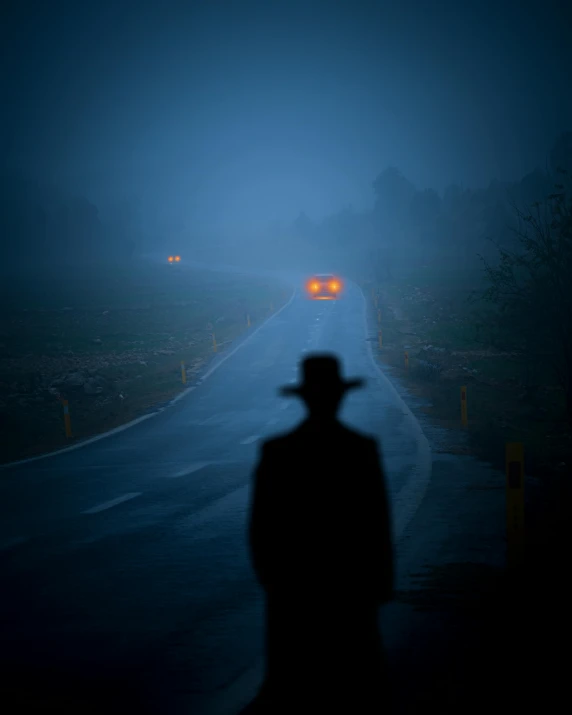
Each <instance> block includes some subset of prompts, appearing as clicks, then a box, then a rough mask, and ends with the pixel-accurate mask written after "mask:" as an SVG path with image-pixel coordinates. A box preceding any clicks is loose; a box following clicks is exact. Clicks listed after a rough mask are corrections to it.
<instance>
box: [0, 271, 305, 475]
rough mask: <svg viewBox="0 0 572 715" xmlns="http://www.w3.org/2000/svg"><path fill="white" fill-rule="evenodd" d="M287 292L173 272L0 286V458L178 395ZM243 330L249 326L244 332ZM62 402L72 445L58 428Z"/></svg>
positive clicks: (31, 451) (94, 430)
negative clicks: (64, 401)
mask: <svg viewBox="0 0 572 715" xmlns="http://www.w3.org/2000/svg"><path fill="white" fill-rule="evenodd" d="M290 292H291V290H290V288H289V287H288V286H284V285H275V284H272V283H271V282H270V281H265V280H257V279H251V278H248V279H246V278H244V277H242V276H236V275H226V274H225V275H224V276H222V275H218V274H215V273H212V274H211V273H204V272H201V273H199V272H195V271H188V270H184V269H182V268H180V267H178V266H177V267H173V266H137V267H136V268H134V269H129V268H123V269H120V268H117V267H115V268H113V269H110V268H109V267H107V268H106V269H105V271H102V270H99V271H98V270H95V269H92V270H91V271H90V272H87V271H86V272H84V273H83V275H75V276H74V278H73V280H67V281H62V280H61V278H60V277H59V276H58V277H46V276H35V277H33V279H32V278H30V280H29V282H23V281H22V280H19V281H17V282H16V281H13V282H11V283H10V282H5V283H4V284H3V287H2V295H1V299H2V301H1V305H2V311H1V314H0V414H1V415H2V444H1V452H0V461H1V462H7V461H11V460H14V459H20V458H23V457H27V456H33V455H36V454H41V453H43V452H46V451H49V450H51V449H54V448H58V447H62V446H66V445H68V444H69V443H70V442H73V441H74V440H78V439H82V438H86V437H89V436H92V435H95V434H98V433H100V432H104V431H106V430H109V429H112V428H113V427H116V426H119V425H121V424H124V423H125V422H128V421H130V420H131V419H134V418H136V417H138V416H140V415H142V414H144V413H145V412H147V411H149V410H151V409H156V408H157V407H158V406H159V405H161V404H163V403H164V402H166V401H169V400H170V399H172V398H173V397H174V396H176V395H177V394H178V393H179V392H180V391H181V390H182V389H184V387H185V385H184V384H183V382H182V372H181V362H184V364H185V371H186V376H187V385H188V384H192V381H193V379H194V378H195V376H196V375H197V374H198V373H199V372H200V371H201V370H202V369H204V367H205V365H206V364H207V363H208V362H209V361H210V360H211V359H212V358H213V357H214V356H215V351H214V345H213V333H214V340H215V341H216V348H217V353H218V352H221V351H224V350H226V349H227V348H228V346H229V344H230V343H231V342H232V341H233V340H235V339H236V338H237V337H238V336H240V335H241V334H243V333H244V332H245V331H247V330H249V329H252V328H253V327H254V326H255V325H256V324H258V323H260V322H261V321H262V320H264V319H265V318H266V317H268V316H269V315H270V314H271V312H272V311H275V310H277V309H278V308H279V307H280V306H281V305H282V304H283V303H284V302H285V301H286V300H287V299H288V298H289V296H290ZM249 323H250V327H249ZM61 398H66V399H67V400H68V401H69V410H70V416H71V426H72V432H73V436H72V438H71V439H70V438H67V437H66V435H65V431H64V421H63V408H62V404H61Z"/></svg>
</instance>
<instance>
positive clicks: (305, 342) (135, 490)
mask: <svg viewBox="0 0 572 715" xmlns="http://www.w3.org/2000/svg"><path fill="white" fill-rule="evenodd" d="M365 305H366V304H365V300H364V298H363V295H362V293H361V291H360V290H359V289H358V288H357V287H355V286H351V285H350V286H348V287H347V290H346V292H345V294H344V295H343V297H342V298H341V299H340V300H338V301H316V302H313V301H308V300H307V299H306V298H305V297H304V296H303V294H301V293H298V294H297V295H295V296H294V297H293V299H292V301H291V302H290V303H289V304H288V305H287V306H286V307H285V308H284V309H283V310H282V311H281V312H280V313H279V314H277V315H275V316H274V317H273V318H271V319H270V320H269V321H268V322H267V323H265V324H264V325H263V326H262V327H260V328H259V329H258V330H256V332H255V333H254V334H253V335H252V336H251V337H249V338H248V339H247V340H246V341H244V342H243V343H242V344H241V345H240V347H239V348H238V349H237V350H236V351H235V352H233V353H232V354H231V355H230V356H228V355H227V356H224V357H225V358H226V359H224V361H223V362H222V363H221V364H220V365H219V366H218V368H217V369H215V370H214V371H213V372H212V373H211V374H210V375H207V377H206V379H204V380H203V381H202V382H201V383H200V384H198V385H197V386H195V388H194V389H193V390H192V391H190V394H188V395H186V396H185V397H184V398H183V399H180V400H179V401H177V402H176V403H175V404H173V405H171V406H170V407H168V408H167V409H165V410H163V411H162V412H161V413H160V414H158V415H156V416H154V417H152V418H151V419H147V420H144V421H142V422H140V423H139V424H137V425H135V426H133V427H131V428H129V429H126V430H124V431H120V432H118V433H115V434H112V435H110V436H108V437H106V438H105V439H101V440H98V441H95V442H93V443H91V444H88V445H86V446H84V447H83V448H81V449H76V450H72V451H68V452H64V453H61V454H57V455H55V456H50V457H47V458H44V459H40V460H36V461H30V462H26V463H23V464H19V465H15V466H12V467H8V468H4V469H3V470H1V471H0V514H1V521H0V564H1V568H2V571H1V573H2V592H1V604H0V622H1V636H2V663H0V669H1V672H2V675H1V678H2V681H3V682H2V686H3V689H4V693H6V692H7V689H8V690H9V689H10V687H11V686H12V687H13V689H14V691H15V692H17V693H18V697H20V698H28V699H30V698H38V699H39V700H42V699H43V698H45V697H47V696H48V695H50V697H51V696H52V695H54V694H55V697H60V696H61V695H68V696H70V697H71V696H72V695H73V696H77V697H80V696H82V693H83V695H85V696H86V697H87V698H88V699H89V698H91V699H97V698H101V699H102V701H105V698H106V697H108V695H106V693H108V691H109V689H111V688H114V687H120V689H121V692H123V693H124V694H125V697H126V698H127V699H128V700H129V702H130V704H131V706H134V703H135V700H136V699H139V700H140V704H139V705H136V706H135V707H137V708H140V712H143V711H144V710H145V708H144V707H143V704H142V703H144V702H145V703H147V704H148V705H149V708H148V710H149V711H151V712H161V713H179V712H181V713H182V712H185V713H189V712H197V713H198V712H201V713H202V712H205V713H207V712H215V707H219V706H220V703H221V702H223V701H224V703H225V705H227V706H230V705H231V699H232V698H233V697H238V696H239V695H240V694H238V695H237V693H238V691H239V690H240V689H241V688H242V690H243V691H244V689H245V687H247V685H245V683H247V682H250V681H248V677H249V676H248V674H249V673H250V674H256V673H257V672H258V671H257V664H259V662H260V656H261V650H262V612H261V603H262V601H261V593H260V591H259V589H258V586H257V584H256V583H255V581H254V578H253V574H252V571H251V568H250V564H249V560H248V553H247V550H246V542H245V525H246V516H247V508H248V500H249V489H250V479H251V473H252V468H253V466H254V464H255V461H256V457H257V452H258V449H259V443H260V441H261V440H262V439H264V438H266V437H268V436H270V435H272V434H274V433H276V432H278V431H282V430H287V429H289V428H291V427H293V426H294V425H295V424H296V423H297V422H298V421H299V420H300V419H301V418H302V416H303V409H302V406H301V405H300V404H298V402H297V401H295V400H288V399H284V398H280V397H278V395H277V388H278V387H279V386H280V385H282V384H285V383H288V382H290V381H294V380H295V379H296V378H297V369H298V363H299V360H300V357H301V356H302V355H303V354H306V353H308V352H312V351H314V350H332V351H334V352H336V353H338V354H339V355H340V356H341V358H342V360H343V366H344V372H345V374H346V375H348V376H349V375H359V376H363V377H365V378H366V379H367V380H368V385H367V388H366V389H365V390H362V391H358V392H355V393H351V394H350V396H349V397H348V398H347V400H346V403H345V405H344V409H343V412H342V415H341V416H342V419H343V420H344V421H346V422H347V423H349V424H350V425H352V426H354V427H356V428H358V429H360V430H362V431H364V432H366V433H368V434H372V435H374V436H375V437H376V438H377V439H378V440H379V443H380V446H381V449H382V453H383V459H384V463H385V467H386V470H387V474H388V479H389V484H388V487H389V491H390V494H391V496H392V500H393V508H394V520H395V524H396V527H395V528H396V535H398V534H397V532H399V531H400V530H401V529H403V528H404V526H405V524H406V522H407V521H408V520H409V519H410V518H411V515H412V513H413V512H414V510H415V508H416V505H417V504H418V503H419V500H420V499H421V497H422V494H423V489H424V485H425V484H426V482H427V480H428V478H429V467H428V461H427V453H426V449H427V446H426V445H424V444H422V439H423V438H422V436H420V434H419V433H416V432H415V431H412V425H413V423H412V420H413V417H412V415H411V413H410V412H408V410H407V408H406V407H405V405H404V404H403V403H402V402H401V401H400V400H399V398H398V396H397V394H396V393H395V391H394V390H393V388H392V387H391V385H390V383H389V382H388V380H387V379H386V378H384V377H383V375H382V374H381V373H380V371H379V368H378V367H376V366H375V364H374V362H373V360H372V358H371V343H368V338H369V339H371V336H372V335H375V333H374V330H372V331H371V332H370V328H368V326H367V324H366V318H365ZM424 450H425V451H424ZM103 675H104V676H105V680H104V681H98V680H97V679H98V678H100V677H102V676H103ZM253 677H254V678H255V677H256V676H255V675H253V676H250V678H251V680H252V678H253ZM74 683H76V685H74ZM237 683H238V684H239V685H237ZM240 683H242V685H240ZM250 685H252V682H250ZM82 688H83V690H82ZM233 688H234V691H233ZM237 688H238V690H237ZM233 692H234V693H235V695H233V694H232V693H233ZM78 693H79V695H77V694H78ZM225 694H226V695H225ZM241 695H242V696H243V695H244V693H242V694H241ZM4 697H6V695H4ZM118 697H119V696H118ZM221 698H222V699H221ZM116 702H118V700H116ZM24 709H25V708H24ZM108 711H109V709H108ZM134 712H135V710H134ZM217 712H222V710H217Z"/></svg>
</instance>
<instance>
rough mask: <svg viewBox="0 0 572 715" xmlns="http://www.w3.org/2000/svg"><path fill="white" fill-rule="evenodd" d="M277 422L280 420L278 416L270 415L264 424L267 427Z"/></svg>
mask: <svg viewBox="0 0 572 715" xmlns="http://www.w3.org/2000/svg"><path fill="white" fill-rule="evenodd" d="M279 422H280V420H279V419H278V417H272V418H271V419H269V420H268V422H267V423H266V424H267V425H268V426H269V427H271V426H272V425H277V424H278V423H279Z"/></svg>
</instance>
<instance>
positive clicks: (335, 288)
mask: <svg viewBox="0 0 572 715" xmlns="http://www.w3.org/2000/svg"><path fill="white" fill-rule="evenodd" d="M339 289H340V284H339V283H336V282H335V281H332V282H331V283H330V290H331V291H332V293H336V292H337V291H339Z"/></svg>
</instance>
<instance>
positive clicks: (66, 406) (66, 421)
mask: <svg viewBox="0 0 572 715" xmlns="http://www.w3.org/2000/svg"><path fill="white" fill-rule="evenodd" d="M62 405H63V408H64V428H65V431H66V437H68V438H69V437H71V436H72V431H71V419H70V408H69V403H68V401H67V400H64V399H63V398H62Z"/></svg>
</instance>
